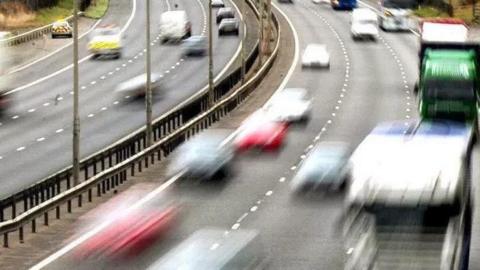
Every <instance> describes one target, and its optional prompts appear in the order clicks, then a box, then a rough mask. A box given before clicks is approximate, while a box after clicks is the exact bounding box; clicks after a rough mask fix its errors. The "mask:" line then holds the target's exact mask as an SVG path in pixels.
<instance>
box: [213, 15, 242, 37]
mask: <svg viewBox="0 0 480 270" xmlns="http://www.w3.org/2000/svg"><path fill="white" fill-rule="evenodd" d="M239 27H240V23H239V22H238V20H237V19H235V18H229V19H223V20H222V22H220V25H219V26H218V35H220V36H222V35H226V34H233V35H236V36H238V34H239V31H240V30H239Z"/></svg>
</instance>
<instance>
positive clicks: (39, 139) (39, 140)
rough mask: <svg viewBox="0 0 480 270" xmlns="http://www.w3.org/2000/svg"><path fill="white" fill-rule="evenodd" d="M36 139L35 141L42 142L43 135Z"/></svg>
mask: <svg viewBox="0 0 480 270" xmlns="http://www.w3.org/2000/svg"><path fill="white" fill-rule="evenodd" d="M36 141H37V142H43V141H45V137H40V138H38V139H36Z"/></svg>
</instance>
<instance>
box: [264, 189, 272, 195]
mask: <svg viewBox="0 0 480 270" xmlns="http://www.w3.org/2000/svg"><path fill="white" fill-rule="evenodd" d="M272 194H273V191H272V190H269V191H267V193H265V196H272Z"/></svg>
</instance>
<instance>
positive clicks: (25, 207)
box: [23, 192, 28, 212]
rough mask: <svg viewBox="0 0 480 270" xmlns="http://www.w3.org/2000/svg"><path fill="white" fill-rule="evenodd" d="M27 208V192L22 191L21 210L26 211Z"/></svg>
mask: <svg viewBox="0 0 480 270" xmlns="http://www.w3.org/2000/svg"><path fill="white" fill-rule="evenodd" d="M27 210H28V193H27V192H24V193H23V212H26V211H27Z"/></svg>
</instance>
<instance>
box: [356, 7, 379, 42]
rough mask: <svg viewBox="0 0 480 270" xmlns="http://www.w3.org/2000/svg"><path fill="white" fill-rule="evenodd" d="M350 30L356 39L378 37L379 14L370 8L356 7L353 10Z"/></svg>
mask: <svg viewBox="0 0 480 270" xmlns="http://www.w3.org/2000/svg"><path fill="white" fill-rule="evenodd" d="M351 24H352V27H351V28H350V32H351V34H352V38H353V39H354V40H357V39H373V40H376V39H377V38H378V19H377V14H376V13H375V12H374V11H372V10H371V9H369V8H356V9H354V10H353V12H352V19H351Z"/></svg>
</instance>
